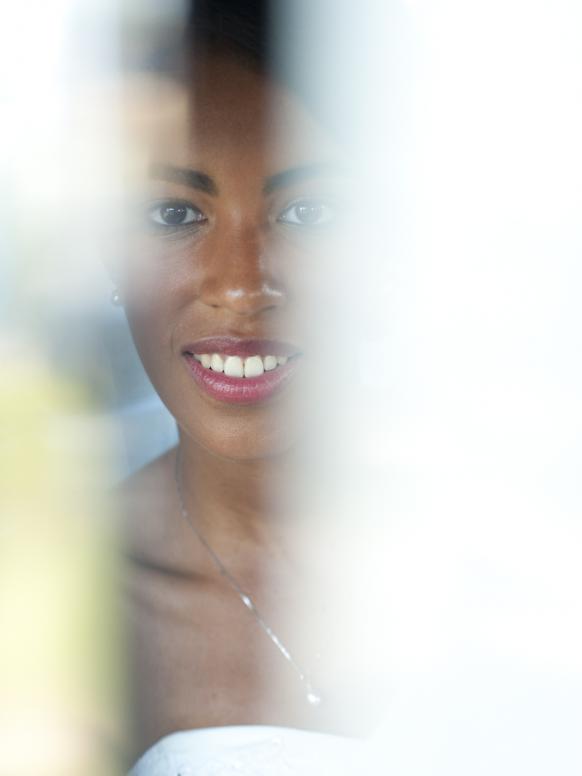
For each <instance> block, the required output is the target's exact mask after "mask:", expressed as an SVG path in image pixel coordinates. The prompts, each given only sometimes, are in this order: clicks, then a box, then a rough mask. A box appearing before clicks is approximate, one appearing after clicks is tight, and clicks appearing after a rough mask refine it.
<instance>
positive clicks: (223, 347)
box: [182, 337, 299, 358]
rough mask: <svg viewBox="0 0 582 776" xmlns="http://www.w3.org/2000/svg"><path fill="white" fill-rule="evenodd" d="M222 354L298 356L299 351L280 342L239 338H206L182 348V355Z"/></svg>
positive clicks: (244, 356)
mask: <svg viewBox="0 0 582 776" xmlns="http://www.w3.org/2000/svg"><path fill="white" fill-rule="evenodd" d="M204 353H209V354H210V355H212V353H220V354H221V355H225V356H240V357H241V358H246V357H248V356H263V357H264V356H287V357H288V358H291V356H296V355H298V354H299V349H298V348H296V347H294V346H293V345H291V344H289V343H288V342H282V341H280V340H270V339H242V338H238V337H205V338H204V339H199V340H196V342H193V343H191V344H189V345H185V346H184V347H183V348H182V354H183V355H187V354H191V355H202V354H204Z"/></svg>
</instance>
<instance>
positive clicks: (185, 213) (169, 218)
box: [148, 202, 206, 227]
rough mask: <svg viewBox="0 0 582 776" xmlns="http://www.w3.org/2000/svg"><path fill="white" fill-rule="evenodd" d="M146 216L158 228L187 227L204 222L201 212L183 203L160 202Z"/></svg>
mask: <svg viewBox="0 0 582 776" xmlns="http://www.w3.org/2000/svg"><path fill="white" fill-rule="evenodd" d="M148 215H149V218H150V220H151V221H153V222H154V224H157V225H158V226H169V227H172V226H174V227H175V226H189V225H190V224H196V223H202V222H203V221H206V216H205V215H204V213H202V211H201V210H198V208H197V207H194V206H193V205H187V204H186V203H185V202H162V203H160V204H158V205H155V207H152V208H150V210H149V213H148Z"/></svg>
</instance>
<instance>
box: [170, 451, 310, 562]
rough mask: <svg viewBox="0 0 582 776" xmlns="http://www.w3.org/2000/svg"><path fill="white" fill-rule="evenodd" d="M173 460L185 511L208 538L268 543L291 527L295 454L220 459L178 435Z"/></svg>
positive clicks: (296, 474)
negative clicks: (261, 457)
mask: <svg viewBox="0 0 582 776" xmlns="http://www.w3.org/2000/svg"><path fill="white" fill-rule="evenodd" d="M177 466H178V477H179V480H180V485H181V490H182V495H183V499H184V502H185V504H186V507H187V509H188V512H189V514H190V516H191V518H192V519H195V520H196V522H197V524H198V527H199V528H200V530H202V531H203V532H204V535H205V536H206V537H207V539H208V540H209V541H213V540H215V541H216V540H219V541H222V542H224V541H233V542H237V543H241V542H242V543H247V542H248V543H252V544H256V545H259V546H269V547H272V546H273V544H279V542H280V540H281V539H282V536H283V535H284V534H286V533H287V532H288V531H289V528H290V527H293V528H297V525H296V522H297V515H298V510H297V504H296V500H295V499H294V498H292V494H293V493H295V494H296V493H297V492H298V489H297V487H296V486H297V482H298V479H299V471H300V469H299V467H298V463H297V455H295V454H293V453H286V454H281V455H278V456H271V457H269V458H265V459H258V460H244V461H240V460H232V459H225V458H220V457H218V456H216V455H214V454H213V453H211V452H209V451H207V450H205V449H204V448H201V447H200V446H199V445H196V444H195V443H194V442H192V441H191V440H189V439H188V438H186V437H184V436H182V437H181V439H180V445H179V452H178V459H177Z"/></svg>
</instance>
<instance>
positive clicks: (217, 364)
mask: <svg viewBox="0 0 582 776" xmlns="http://www.w3.org/2000/svg"><path fill="white" fill-rule="evenodd" d="M210 368H211V369H212V371H213V372H222V371H223V370H224V361H223V360H222V356H219V355H218V353H213V354H212V356H211V358H210Z"/></svg>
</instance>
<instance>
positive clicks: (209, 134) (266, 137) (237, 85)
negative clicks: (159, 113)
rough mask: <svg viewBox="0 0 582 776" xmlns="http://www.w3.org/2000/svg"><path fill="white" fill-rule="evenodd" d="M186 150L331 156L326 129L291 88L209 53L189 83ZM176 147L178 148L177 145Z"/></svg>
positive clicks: (289, 158) (292, 158)
mask: <svg viewBox="0 0 582 776" xmlns="http://www.w3.org/2000/svg"><path fill="white" fill-rule="evenodd" d="M186 88H187V104H188V110H187V127H186V132H184V133H183V137H184V138H185V139H186V140H187V146H188V147H187V148H186V149H183V150H184V151H186V153H188V154H189V155H191V154H193V153H194V154H197V155H208V156H209V157H214V156H220V155H221V154H222V155H228V154H229V153H232V154H234V155H236V154H241V153H244V154H246V155H247V156H249V157H251V156H256V157H261V158H264V159H265V163H266V165H267V166H270V161H269V160H271V159H272V160H273V163H275V164H276V163H277V162H279V163H281V164H286V163H289V164H292V163H294V162H301V161H302V160H304V159H305V158H316V159H317V158H322V157H323V158H327V157H328V156H330V154H335V149H334V147H333V146H334V143H333V142H332V138H331V136H330V135H329V133H328V132H327V131H326V130H325V129H324V128H323V127H322V126H321V125H320V124H319V123H318V122H317V121H316V120H315V119H314V118H313V117H312V116H311V115H310V113H309V111H308V110H307V108H306V106H305V105H304V104H303V103H302V102H301V100H300V98H299V97H298V96H297V95H296V94H294V93H293V92H292V91H291V90H289V89H287V88H286V87H285V86H283V85H282V84H280V83H278V82H277V81H275V80H274V79H273V78H270V77H269V76H267V75H265V74H263V73H262V72H260V71H259V70H258V69H255V68H253V67H251V66H249V65H247V64H245V63H244V62H242V61H240V60H239V59H237V58H235V57H229V56H228V55H221V56H215V57H208V58H207V59H205V61H204V62H203V63H199V64H198V65H197V64H196V61H194V63H193V66H192V76H191V78H190V79H189V80H188V82H187V87H186ZM176 150H178V149H176Z"/></svg>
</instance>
